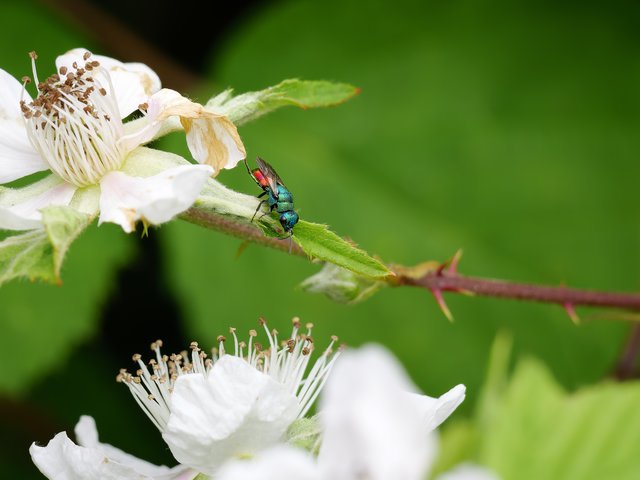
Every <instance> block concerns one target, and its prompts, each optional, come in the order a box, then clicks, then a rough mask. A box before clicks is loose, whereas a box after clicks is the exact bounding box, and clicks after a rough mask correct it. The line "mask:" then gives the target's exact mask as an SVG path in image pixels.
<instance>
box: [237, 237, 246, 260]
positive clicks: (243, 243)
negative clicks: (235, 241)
mask: <svg viewBox="0 0 640 480" xmlns="http://www.w3.org/2000/svg"><path fill="white" fill-rule="evenodd" d="M248 246H249V240H245V241H244V242H242V243H241V244H240V246H239V247H238V250H237V251H236V258H240V255H242V254H243V252H244V251H245V250H246V249H247V247H248Z"/></svg>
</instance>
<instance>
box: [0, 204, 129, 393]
mask: <svg viewBox="0 0 640 480" xmlns="http://www.w3.org/2000/svg"><path fill="white" fill-rule="evenodd" d="M61 212H62V211H59V212H57V213H61ZM63 214H64V213H63ZM55 215H56V214H54V216H55ZM51 228H52V230H53V231H54V232H55V233H54V235H56V236H57V235H59V234H60V231H59V228H60V225H55V222H54V224H52V227H51ZM65 230H66V228H65ZM25 235H26V234H25ZM29 235H33V236H34V237H37V238H38V240H35V239H34V242H40V243H39V244H38V245H39V248H41V249H42V250H43V252H44V254H43V255H44V257H46V259H47V261H46V267H45V266H43V267H42V268H43V269H46V270H47V271H48V272H49V273H50V274H53V255H54V254H53V247H52V245H51V243H50V241H49V239H48V237H47V235H46V233H45V232H44V231H40V232H39V233H38V232H31V233H30V234H29ZM11 238H15V237H9V239H11ZM58 238H62V239H64V238H68V237H65V236H62V237H58ZM5 242H6V240H5ZM128 242H129V239H128V238H127V236H126V235H124V234H123V233H122V230H121V229H120V228H118V227H116V226H112V225H105V226H102V227H99V228H90V229H88V230H87V231H86V232H85V233H84V234H83V235H81V236H80V238H79V239H78V240H77V241H76V242H74V245H73V247H72V248H71V249H70V250H69V252H68V254H67V259H66V261H65V264H64V267H63V275H62V277H63V279H64V281H63V282H62V283H61V284H59V285H53V284H46V283H42V282H36V283H32V282H25V281H14V282H10V283H8V284H6V285H3V286H2V288H0V330H1V331H2V334H1V335H0V350H1V351H2V352H3V353H4V354H5V355H7V356H8V357H7V358H14V359H19V361H16V362H12V365H11V368H9V369H7V370H6V371H5V372H4V373H3V374H2V375H0V392H2V393H10V394H18V393H20V392H22V391H24V390H25V389H27V388H28V387H29V386H30V385H31V384H32V383H33V382H34V381H35V380H37V379H38V378H40V377H41V376H43V375H46V374H47V373H48V372H50V371H51V370H53V369H56V368H59V367H60V366H61V365H63V364H64V362H65V359H66V358H67V355H68V354H69V352H70V351H71V349H72V348H73V347H74V346H75V345H77V344H78V342H80V341H81V339H83V338H86V337H87V336H89V335H90V334H91V333H92V332H93V331H94V330H95V328H96V325H97V322H98V320H99V314H100V311H101V307H102V302H103V301H104V299H105V298H106V297H107V295H108V293H109V292H110V285H111V282H112V281H113V279H114V272H115V271H116V269H117V268H118V267H119V266H120V265H122V263H124V261H125V259H126V257H127V256H128V251H129V248H128V246H129V244H128ZM63 243H64V242H63ZM36 244H37V243H36ZM63 248H64V246H63ZM32 268H34V267H33V266H32Z"/></svg>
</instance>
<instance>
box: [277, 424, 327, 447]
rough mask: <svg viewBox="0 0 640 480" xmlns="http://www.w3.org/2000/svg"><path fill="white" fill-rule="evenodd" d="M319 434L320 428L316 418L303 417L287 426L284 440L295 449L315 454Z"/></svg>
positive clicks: (318, 443)
mask: <svg viewBox="0 0 640 480" xmlns="http://www.w3.org/2000/svg"><path fill="white" fill-rule="evenodd" d="M320 434H321V428H320V423H319V422H318V417H317V416H315V417H311V418H306V417H303V418H299V419H298V420H296V421H295V422H293V423H292V424H291V425H290V426H289V429H288V430H287V433H286V435H285V438H286V440H287V442H288V443H290V444H291V445H293V446H295V447H299V448H303V449H305V450H307V451H309V452H312V453H317V450H318V448H319V446H320Z"/></svg>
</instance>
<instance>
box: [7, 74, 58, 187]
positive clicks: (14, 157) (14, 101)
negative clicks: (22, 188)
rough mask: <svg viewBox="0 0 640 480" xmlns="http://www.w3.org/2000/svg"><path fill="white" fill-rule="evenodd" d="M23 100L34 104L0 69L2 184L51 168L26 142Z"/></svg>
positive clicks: (27, 141)
mask: <svg viewBox="0 0 640 480" xmlns="http://www.w3.org/2000/svg"><path fill="white" fill-rule="evenodd" d="M21 97H22V98H23V99H24V100H25V101H29V100H31V98H30V97H29V95H28V94H27V93H26V92H24V89H23V88H22V85H21V84H20V83H19V82H18V80H16V79H15V78H13V77H12V76H11V75H9V74H8V73H7V72H5V71H4V70H2V69H0V183H7V182H11V181H13V180H16V179H18V178H22V177H25V176H27V175H31V174H32V173H35V172H40V171H42V170H46V169H48V168H49V166H48V165H47V163H46V162H45V161H44V160H43V159H42V158H41V157H40V156H39V155H38V153H37V152H36V151H35V149H34V148H33V146H32V145H31V143H30V142H29V139H28V138H27V131H26V130H25V127H24V119H23V118H22V113H21V111H20V99H21Z"/></svg>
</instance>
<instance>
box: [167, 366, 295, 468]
mask: <svg viewBox="0 0 640 480" xmlns="http://www.w3.org/2000/svg"><path fill="white" fill-rule="evenodd" d="M296 415H297V400H296V398H295V397H294V396H293V395H292V394H291V393H289V392H288V390H287V389H286V388H285V386H284V385H282V384H280V383H278V382H276V381H275V380H274V379H273V378H271V377H270V376H268V375H265V374H264V373H262V372H260V371H258V370H257V369H256V368H255V367H253V366H251V365H250V364H249V363H247V362H246V361H245V360H244V359H241V358H238V357H235V356H233V355H224V356H223V357H222V358H220V359H219V360H218V361H217V362H215V364H214V366H213V368H212V369H211V370H210V371H209V373H208V374H207V376H206V377H205V376H204V375H184V376H181V377H179V378H178V380H177V381H176V383H175V386H174V389H173V393H172V394H171V415H170V417H169V422H168V424H167V428H166V430H165V432H164V433H163V435H162V436H163V438H164V439H165V441H166V442H167V444H168V445H169V448H170V449H171V452H172V453H173V455H174V457H175V458H176V459H177V460H178V461H179V462H181V463H183V464H185V465H189V466H190V467H192V468H194V469H196V470H198V471H201V472H204V473H207V474H214V473H215V472H216V470H217V469H218V468H219V467H220V465H221V464H222V463H223V462H224V461H225V460H227V459H228V458H230V457H232V456H238V455H243V454H250V453H253V452H257V451H259V450H262V449H264V448H266V447H268V446H270V445H272V444H274V443H275V442H277V441H278V440H280V439H281V438H282V436H283V435H284V433H285V431H286V429H287V428H288V427H289V425H290V424H291V423H292V422H293V421H294V420H295V418H296Z"/></svg>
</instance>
